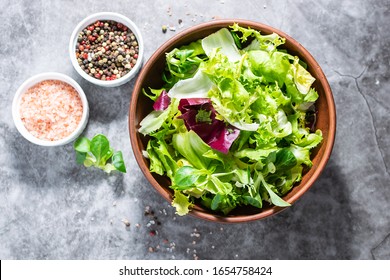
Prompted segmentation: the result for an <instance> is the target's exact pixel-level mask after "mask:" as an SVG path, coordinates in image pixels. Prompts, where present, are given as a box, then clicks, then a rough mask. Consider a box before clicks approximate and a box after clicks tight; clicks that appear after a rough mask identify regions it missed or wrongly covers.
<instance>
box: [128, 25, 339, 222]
mask: <svg viewBox="0 0 390 280" xmlns="http://www.w3.org/2000/svg"><path fill="white" fill-rule="evenodd" d="M233 23H238V24H239V25H240V26H242V27H251V28H253V29H256V30H259V31H261V33H262V34H270V33H273V32H275V33H277V34H279V35H280V36H282V37H284V38H286V43H285V44H284V45H283V48H285V49H287V51H288V52H289V53H290V54H292V55H296V56H298V57H299V58H300V59H302V60H303V61H304V62H306V63H307V66H308V67H307V70H308V71H309V72H310V73H311V74H312V76H313V77H314V78H315V79H316V81H315V82H314V84H313V87H314V88H315V89H316V90H317V92H318V94H319V98H318V100H317V102H316V109H317V110H318V113H317V122H316V127H315V128H316V129H321V131H322V133H323V141H322V143H321V144H320V145H319V146H318V147H316V148H315V149H313V150H312V153H311V159H312V162H313V166H312V167H311V168H310V169H309V170H307V171H306V172H305V173H304V174H303V177H302V180H301V182H300V183H299V184H296V185H295V186H294V187H293V188H292V189H291V191H290V192H289V193H287V194H286V195H285V196H284V197H283V199H284V200H285V201H287V202H288V203H290V204H294V203H295V202H296V201H297V200H298V199H299V198H300V197H301V196H302V195H303V194H304V193H305V192H306V191H308V190H309V188H310V187H311V186H312V185H313V184H314V182H315V181H316V180H317V178H318V177H319V176H320V174H321V172H322V171H323V170H324V168H325V166H326V163H327V162H328V159H329V157H330V155H331V152H332V148H333V143H334V139H335V133H336V110H335V105H334V101H333V95H332V91H331V89H330V86H329V83H328V81H327V79H326V77H325V75H324V73H323V72H322V70H321V67H320V66H319V65H318V63H317V62H316V61H315V59H314V58H313V57H312V55H311V54H310V53H309V52H308V51H307V50H306V49H305V48H304V47H303V46H302V45H301V44H300V43H298V42H297V41H295V40H294V39H293V38H291V37H290V36H288V35H287V34H285V33H283V32H282V31H279V30H277V29H275V28H273V27H270V26H267V25H264V24H261V23H258V22H253V21H248V20H242V19H228V20H216V21H211V22H207V23H202V24H199V25H196V26H193V27H191V28H188V29H186V30H184V31H182V32H181V33H179V34H177V35H176V36H174V37H172V38H171V39H169V40H168V41H167V42H166V43H164V44H163V45H162V46H161V47H159V48H158V49H157V51H156V52H155V53H154V54H153V55H152V56H151V58H150V59H149V61H148V62H147V63H146V64H145V66H144V68H143V69H142V70H141V72H140V74H139V76H138V79H137V81H136V83H135V86H134V90H133V94H132V98H131V104H130V109H129V110H130V111H129V133H130V139H131V145H132V147H133V152H134V155H135V159H136V160H137V162H138V165H139V166H140V168H141V170H142V172H143V173H144V175H145V176H146V178H147V180H148V181H149V182H150V183H151V184H152V186H153V187H154V188H155V189H156V190H157V191H158V193H160V195H162V196H163V197H164V198H165V199H166V200H167V201H169V202H171V201H172V194H173V191H172V190H171V189H170V188H169V185H170V180H169V178H168V177H162V176H159V175H157V174H154V173H151V172H150V171H149V161H148V159H146V158H145V157H143V155H142V150H146V145H147V141H148V139H147V138H146V137H144V136H143V135H141V134H140V133H138V129H139V123H140V122H141V120H142V119H143V118H144V117H145V116H146V115H147V114H148V113H149V112H151V111H152V110H153V108H152V105H153V103H152V101H151V100H150V99H149V98H148V97H146V96H145V95H144V94H143V93H142V89H143V88H148V87H151V88H161V87H162V85H163V81H162V79H161V75H162V72H163V70H164V65H165V53H167V52H169V51H171V50H172V49H174V48H176V47H180V46H182V45H185V44H189V43H190V42H193V41H196V40H198V39H201V38H204V37H206V36H208V35H210V34H211V33H214V32H216V31H218V30H219V29H220V28H223V27H228V26H231V25H233ZM263 207H264V206H263ZM283 209H286V208H281V207H277V206H268V207H264V208H263V209H258V208H255V207H251V206H245V207H244V206H242V207H239V208H237V209H235V210H233V211H232V212H231V213H229V214H228V215H227V216H223V215H222V214H219V213H215V212H213V211H212V210H210V209H207V208H204V207H202V206H201V205H195V206H194V208H192V210H191V211H190V214H191V215H193V216H195V217H198V218H202V219H205V220H209V221H214V222H222V223H239V222H247V221H254V220H259V219H263V218H266V217H268V216H271V215H273V214H276V213H278V212H280V211H282V210H283Z"/></svg>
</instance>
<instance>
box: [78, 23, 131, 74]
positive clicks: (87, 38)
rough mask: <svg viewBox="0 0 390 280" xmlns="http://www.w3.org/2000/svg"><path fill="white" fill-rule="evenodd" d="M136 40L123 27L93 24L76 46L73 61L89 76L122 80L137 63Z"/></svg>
mask: <svg viewBox="0 0 390 280" xmlns="http://www.w3.org/2000/svg"><path fill="white" fill-rule="evenodd" d="M138 50H139V46H138V41H137V38H136V37H135V35H134V33H133V32H132V31H131V30H130V29H129V28H128V27H127V26H125V25H124V24H122V23H119V22H116V21H113V20H106V21H103V20H102V21H96V22H95V23H93V24H90V25H88V26H87V27H85V28H84V29H83V30H82V31H81V32H80V33H79V34H78V38H77V44H76V58H77V61H78V63H79V65H80V67H81V69H82V70H83V71H84V72H85V73H87V74H88V75H89V76H91V77H94V78H96V79H99V80H103V81H110V80H115V79H119V78H121V77H123V76H124V75H126V74H127V73H129V72H130V70H131V69H132V68H133V67H134V66H135V64H136V63H137V60H138Z"/></svg>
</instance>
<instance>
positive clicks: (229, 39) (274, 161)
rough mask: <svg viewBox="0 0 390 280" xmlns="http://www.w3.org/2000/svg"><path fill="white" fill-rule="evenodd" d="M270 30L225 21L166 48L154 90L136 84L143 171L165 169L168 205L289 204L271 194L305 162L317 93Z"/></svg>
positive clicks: (184, 208)
mask: <svg viewBox="0 0 390 280" xmlns="http://www.w3.org/2000/svg"><path fill="white" fill-rule="evenodd" d="M284 43H285V39H284V38H282V37H280V36H279V35H278V34H275V33H273V34H269V35H262V34H261V33H260V32H259V31H256V30H254V29H251V28H244V27H241V26H239V25H238V24H234V25H233V26H230V27H229V28H222V29H220V30H219V31H217V32H215V33H213V34H211V35H209V36H207V37H205V38H203V39H200V40H198V41H195V42H192V43H190V44H188V45H185V46H182V47H180V48H175V49H173V50H172V51H170V52H169V53H167V54H166V68H165V71H164V73H163V75H162V80H163V84H164V85H163V87H162V88H159V89H150V88H147V89H144V94H146V95H147V96H148V97H149V98H151V99H152V100H153V101H154V105H153V111H152V112H151V113H150V114H148V115H147V116H146V117H145V118H144V119H143V120H142V121H141V123H140V128H139V132H140V133H141V134H143V135H145V136H148V137H149V141H148V144H147V148H146V151H143V153H144V156H145V157H147V158H148V159H149V160H150V167H149V168H150V171H151V172H154V173H156V174H159V175H163V176H168V177H169V179H170V180H171V186H170V187H171V188H172V189H173V190H174V199H173V202H172V205H173V206H175V207H176V211H177V214H179V215H185V214H187V213H188V212H189V211H190V209H191V207H192V206H193V205H194V203H200V204H202V205H203V206H205V207H207V208H209V209H211V210H213V211H216V212H219V213H223V214H224V215H227V214H228V213H229V212H230V211H232V210H233V209H235V208H236V207H239V206H245V205H251V206H254V207H257V208H262V207H263V205H264V204H265V203H269V204H273V205H276V206H280V207H285V206H289V203H287V202H286V201H284V200H283V199H282V198H281V197H282V196H283V195H285V194H286V193H287V192H289V191H290V190H291V188H292V187H293V186H294V183H296V182H299V181H300V180H301V178H302V173H303V170H304V168H305V167H311V165H312V162H311V160H310V150H311V149H313V148H314V147H316V146H317V145H318V144H319V143H321V141H322V133H321V131H320V130H316V131H314V123H315V107H314V103H315V101H316V100H317V98H318V93H317V92H316V90H315V89H314V88H313V87H312V84H313V82H314V80H315V79H314V78H313V77H312V75H311V74H310V73H309V72H308V71H307V70H306V65H305V63H304V62H302V61H301V60H300V59H299V58H298V57H296V56H293V55H291V54H289V53H287V52H286V51H285V50H283V49H282V46H283V44H284Z"/></svg>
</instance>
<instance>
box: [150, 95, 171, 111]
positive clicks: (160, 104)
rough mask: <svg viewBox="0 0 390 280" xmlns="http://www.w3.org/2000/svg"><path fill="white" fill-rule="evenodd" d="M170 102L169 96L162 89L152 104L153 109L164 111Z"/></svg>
mask: <svg viewBox="0 0 390 280" xmlns="http://www.w3.org/2000/svg"><path fill="white" fill-rule="evenodd" d="M169 104H171V98H170V97H169V96H168V93H167V92H166V90H163V91H162V92H161V94H160V96H159V97H158V98H157V99H156V101H155V102H154V104H153V109H154V110H155V111H164V110H165V109H166V108H168V106H169Z"/></svg>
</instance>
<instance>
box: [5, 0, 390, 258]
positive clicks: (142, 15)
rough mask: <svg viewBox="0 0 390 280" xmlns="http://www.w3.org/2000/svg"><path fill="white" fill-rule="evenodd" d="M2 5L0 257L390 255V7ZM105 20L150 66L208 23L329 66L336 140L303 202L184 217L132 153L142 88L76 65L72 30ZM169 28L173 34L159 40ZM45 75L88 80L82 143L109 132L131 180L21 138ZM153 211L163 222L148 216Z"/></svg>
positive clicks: (228, 1)
mask: <svg viewBox="0 0 390 280" xmlns="http://www.w3.org/2000/svg"><path fill="white" fill-rule="evenodd" d="M0 3H1V9H0V15H1V16H0V18H1V23H2V30H1V33H0V34H1V35H0V36H1V37H0V38H1V39H0V57H1V60H0V73H1V75H0V117H1V118H0V148H1V150H2V151H1V153H0V178H1V183H0V258H2V259H173V258H175V259H194V258H199V259H390V242H389V233H390V188H389V187H390V186H389V178H390V177H389V168H390V141H389V132H390V121H389V113H390V95H389V89H390V74H389V73H390V72H389V71H390V52H389V49H390V33H389V32H388V25H389V23H390V8H389V7H390V5H389V2H388V1H387V0H379V1H374V0H371V1H362V0H359V1H350V0H348V1H347V0H346V1H310V0H308V1H304V0H300V1H284V0H280V1H265V0H259V1H248V0H240V1H232V0H224V1H222V0H218V1H216V0H210V1H198V0H191V1H189V0H183V1H174V0H167V1H162V0H159V1H152V0H148V1H124V0H123V1H6V0H1V1H0ZM169 10H170V12H168V11H169ZM99 11H114V12H119V13H122V14H124V15H126V16H128V17H129V18H131V19H132V20H133V21H134V22H136V23H137V24H138V25H139V27H140V29H141V31H142V33H143V36H144V41H145V45H146V59H148V58H149V57H150V56H151V54H152V53H153V51H154V50H156V48H157V47H158V46H160V45H161V44H162V43H163V42H165V41H166V40H167V39H168V38H170V37H172V36H173V35H175V34H176V33H177V32H179V31H180V30H181V29H183V28H186V27H189V26H192V25H195V24H197V23H200V22H205V21H209V20H212V18H213V17H220V18H245V19H250V20H255V21H259V22H263V23H265V24H268V25H271V26H274V27H276V28H279V29H281V30H283V31H285V32H286V33H287V34H289V35H291V36H292V37H294V38H295V39H296V40H298V41H299V42H300V43H301V44H303V45H304V46H305V47H306V48H307V49H308V50H309V51H310V52H311V53H312V54H313V56H314V57H315V58H316V59H317V61H318V62H319V64H320V65H321V66H322V68H323V70H324V72H325V74H326V76H327V77H328V80H329V83H330V85H331V88H332V90H333V94H334V98H335V102H336V106H337V117H338V122H337V137H336V142H335V146H334V150H333V154H332V157H331V159H330V161H329V163H328V165H327V167H326V170H325V171H324V173H323V174H322V176H321V177H320V179H319V180H318V181H317V182H316V183H315V185H314V186H313V187H312V189H311V190H310V191H309V192H308V193H307V194H305V195H304V196H303V198H302V199H301V200H300V201H298V203H296V204H295V205H293V206H292V207H291V208H289V209H287V210H285V211H284V212H282V213H280V214H278V215H276V216H273V217H271V218H268V219H265V220H262V221H257V222H252V223H248V224H237V225H222V224H215V223H210V222H206V221H202V220H198V219H196V218H193V217H191V216H187V217H176V216H175V215H174V210H173V209H172V207H170V205H169V204H168V203H167V202H166V201H165V200H163V199H162V198H161V197H160V196H159V195H158V194H157V192H156V191H155V190H154V189H153V188H152V187H151V185H150V184H149V183H148V182H147V181H146V180H145V178H144V177H143V175H142V173H141V171H140V170H139V168H138V166H137V164H136V162H135V160H134V157H133V154H132V149H131V146H130V141H129V136H128V129H127V117H128V107H129V102H130V97H131V92H132V88H133V85H134V82H130V83H128V84H126V85H124V86H121V87H118V88H113V89H105V88H99V87H97V86H94V85H92V84H90V83H88V82H86V81H85V80H83V79H82V78H81V77H80V76H79V75H78V74H77V73H76V72H75V70H74V69H73V68H72V65H71V63H70V60H69V57H68V41H69V36H70V34H71V32H72V30H73V28H74V27H75V25H76V24H77V23H78V22H79V21H80V20H81V19H82V18H84V17H85V16H87V15H89V14H91V13H94V12H99ZM179 19H182V21H183V27H182V28H179V25H178V20H179ZM163 24H172V25H174V26H176V29H177V30H176V32H174V31H169V30H168V32H167V33H166V34H163V33H162V32H161V25H163ZM45 71H58V72H62V73H65V74H68V75H70V76H71V77H73V78H74V79H76V80H77V81H78V82H79V83H80V85H81V86H82V87H83V89H84V90H85V92H86V94H87V97H88V99H89V103H90V109H91V112H90V119H89V125H88V127H87V129H86V130H85V135H87V136H93V135H94V134H95V133H105V134H106V135H108V137H109V138H110V140H111V141H112V145H113V146H114V147H115V148H117V149H122V151H123V152H124V155H125V160H126V163H127V167H128V170H129V172H128V173H127V174H126V175H120V174H112V175H109V176H108V175H106V174H103V173H102V172H100V171H99V170H87V169H85V168H84V167H82V166H78V165H77V164H76V162H75V155H74V153H73V150H72V146H71V145H67V146H64V147H57V148H45V147H39V146H35V145H33V144H30V143H29V142H27V141H26V140H24V138H22V136H21V135H19V133H18V132H17V130H16V128H15V127H14V124H13V122H12V117H11V103H12V98H13V95H14V93H15V91H16V89H17V88H18V86H19V85H20V84H21V83H22V82H23V81H24V80H25V79H27V78H28V77H30V76H32V75H33V74H37V73H40V72H45ZM146 207H150V209H151V210H153V211H154V213H155V214H154V217H156V218H157V220H154V219H155V218H154V217H153V216H150V215H149V216H145V215H144V211H145V208H146ZM122 219H128V220H129V221H130V223H131V226H130V227H129V228H126V227H125V225H124V224H123V222H122ZM151 221H154V222H151ZM153 223H154V224H153ZM137 224H139V226H138V225H137ZM150 230H156V231H157V234H156V235H155V236H151V235H150V234H149V232H150ZM152 249H153V250H152ZM151 251H154V252H151Z"/></svg>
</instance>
